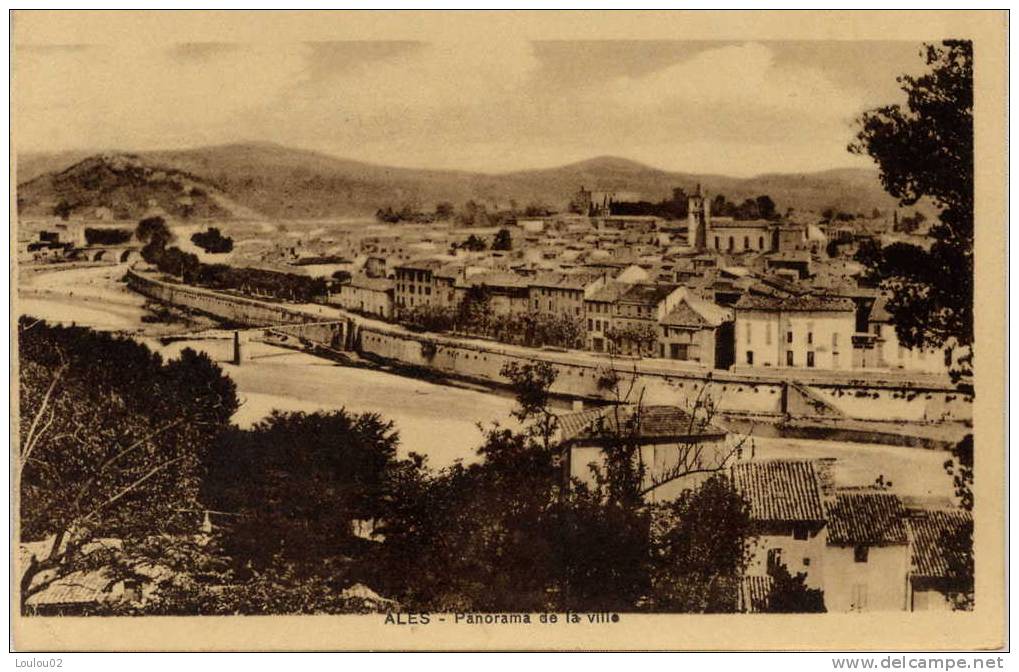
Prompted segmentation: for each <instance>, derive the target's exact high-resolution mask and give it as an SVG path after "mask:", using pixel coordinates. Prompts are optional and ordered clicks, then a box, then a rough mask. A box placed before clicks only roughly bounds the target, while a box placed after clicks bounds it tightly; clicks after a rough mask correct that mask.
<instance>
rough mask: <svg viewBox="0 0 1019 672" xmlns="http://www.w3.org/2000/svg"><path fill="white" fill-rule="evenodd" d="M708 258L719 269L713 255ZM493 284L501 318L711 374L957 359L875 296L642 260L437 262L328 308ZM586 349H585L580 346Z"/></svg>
mask: <svg viewBox="0 0 1019 672" xmlns="http://www.w3.org/2000/svg"><path fill="white" fill-rule="evenodd" d="M708 261H711V262H714V261H715V258H714V257H711V258H710V259H709V260H708ZM471 287H483V288H484V289H485V292H486V295H487V296H488V298H489V306H490V310H491V312H492V314H493V316H494V317H496V318H499V317H509V316H515V315H521V314H532V315H535V314H541V315H549V316H558V317H564V318H569V319H573V320H576V321H577V322H578V323H579V324H580V325H581V327H582V331H583V333H584V339H583V347H584V348H585V349H587V350H590V351H592V352H604V353H613V354H617V355H623V356H639V357H655V358H661V359H668V360H676V361H683V362H689V363H691V364H696V365H700V366H702V367H706V368H718V369H729V368H731V367H737V368H751V369H767V368H798V369H821V370H831V371H847V370H853V369H903V370H909V371H917V372H923V373H932V374H943V373H945V372H946V371H947V370H948V369H949V368H950V367H951V366H952V365H953V363H954V360H953V357H958V352H954V353H953V351H952V350H946V351H934V350H931V351H923V350H913V349H909V348H906V347H903V346H902V345H901V344H900V343H899V341H898V338H897V336H896V333H895V329H894V326H893V324H892V323H891V316H890V314H889V312H888V310H887V308H886V305H887V299H886V297H884V296H882V295H881V294H880V293H879V292H877V291H876V290H866V289H862V290H861V289H859V288H849V289H845V288H835V289H832V290H829V291H828V292H825V293H817V292H806V291H804V290H803V289H802V287H800V286H798V285H796V284H795V283H792V282H789V281H787V280H784V279H783V278H782V277H780V276H776V275H773V274H762V273H755V272H753V271H751V270H749V269H746V268H739V267H732V268H724V267H723V268H718V267H717V266H715V265H714V264H713V263H711V264H709V263H708V262H707V261H705V263H704V264H698V257H696V256H694V257H692V258H690V259H689V260H687V263H686V264H683V265H679V266H678V267H677V268H674V269H670V271H669V272H668V274H667V275H665V276H664V279H663V274H662V273H661V272H657V273H653V272H652V271H649V270H648V269H646V268H643V267H641V266H639V265H635V264H630V265H626V264H616V265H611V264H606V265H591V266H587V267H583V268H578V269H574V270H571V271H570V272H548V271H528V270H518V271H497V270H491V269H487V268H475V267H470V266H467V265H465V264H457V263H450V262H447V261H443V260H439V259H425V260H420V261H414V262H409V263H406V264H401V265H399V266H397V267H396V268H395V274H394V277H393V278H391V279H389V278H377V277H369V276H367V275H363V274H359V275H356V276H354V277H353V278H352V279H351V280H350V282H349V283H346V284H343V285H340V286H339V287H337V288H335V291H334V292H333V294H332V295H331V296H330V298H329V301H330V302H331V303H334V304H336V305H339V306H341V307H344V308H347V309H350V310H355V311H358V312H361V313H363V314H370V315H373V316H378V317H381V318H383V319H398V318H399V317H400V315H401V313H405V312H409V311H413V310H415V309H420V308H422V307H426V306H427V307H441V308H450V309H454V308H456V306H458V305H459V303H460V302H461V301H462V300H463V298H464V296H465V295H466V292H467V290H468V289H469V288H471ZM578 345H579V344H578Z"/></svg>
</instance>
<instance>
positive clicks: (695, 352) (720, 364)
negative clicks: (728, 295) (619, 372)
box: [658, 292, 734, 369]
mask: <svg viewBox="0 0 1019 672" xmlns="http://www.w3.org/2000/svg"><path fill="white" fill-rule="evenodd" d="M658 325H659V326H658V328H659V336H658V356H659V357H661V358H663V359H674V360H679V361H684V362H695V363H698V364H700V365H702V366H706V367H712V368H716V369H727V368H729V367H730V366H732V363H733V358H734V353H733V349H732V339H733V318H732V311H731V310H728V309H725V308H722V307H720V306H717V305H715V304H713V303H709V302H707V301H702V300H700V299H698V298H695V297H694V296H692V295H691V294H690V293H689V292H687V293H686V294H685V295H684V296H683V297H682V299H680V300H679V302H678V303H677V304H676V305H675V306H674V307H673V308H672V310H670V311H669V312H668V313H666V314H665V316H664V317H662V319H661V320H659V322H658Z"/></svg>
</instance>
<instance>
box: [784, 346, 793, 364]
mask: <svg viewBox="0 0 1019 672" xmlns="http://www.w3.org/2000/svg"><path fill="white" fill-rule="evenodd" d="M785 365H786V366H793V351H792V350H786V351H785Z"/></svg>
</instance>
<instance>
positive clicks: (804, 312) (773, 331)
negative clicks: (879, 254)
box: [735, 293, 856, 370]
mask: <svg viewBox="0 0 1019 672" xmlns="http://www.w3.org/2000/svg"><path fill="white" fill-rule="evenodd" d="M735 312H736V325H735V349H736V365H737V366H752V367H797V368H818V369H832V370H846V369H850V368H852V348H853V344H852V336H853V333H854V330H855V324H856V317H855V315H856V313H855V305H854V304H853V302H852V301H850V300H849V299H830V298H826V297H820V296H811V295H807V296H798V297H795V296H794V297H784V298H779V297H773V296H758V295H756V294H751V293H747V294H745V295H744V296H743V297H742V298H741V299H740V300H739V301H737V302H736V306H735Z"/></svg>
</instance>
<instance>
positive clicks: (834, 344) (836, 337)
mask: <svg viewBox="0 0 1019 672" xmlns="http://www.w3.org/2000/svg"><path fill="white" fill-rule="evenodd" d="M831 347H833V348H837V347H839V333H838V332H837V331H836V332H835V333H834V334H832V335H831Z"/></svg>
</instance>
